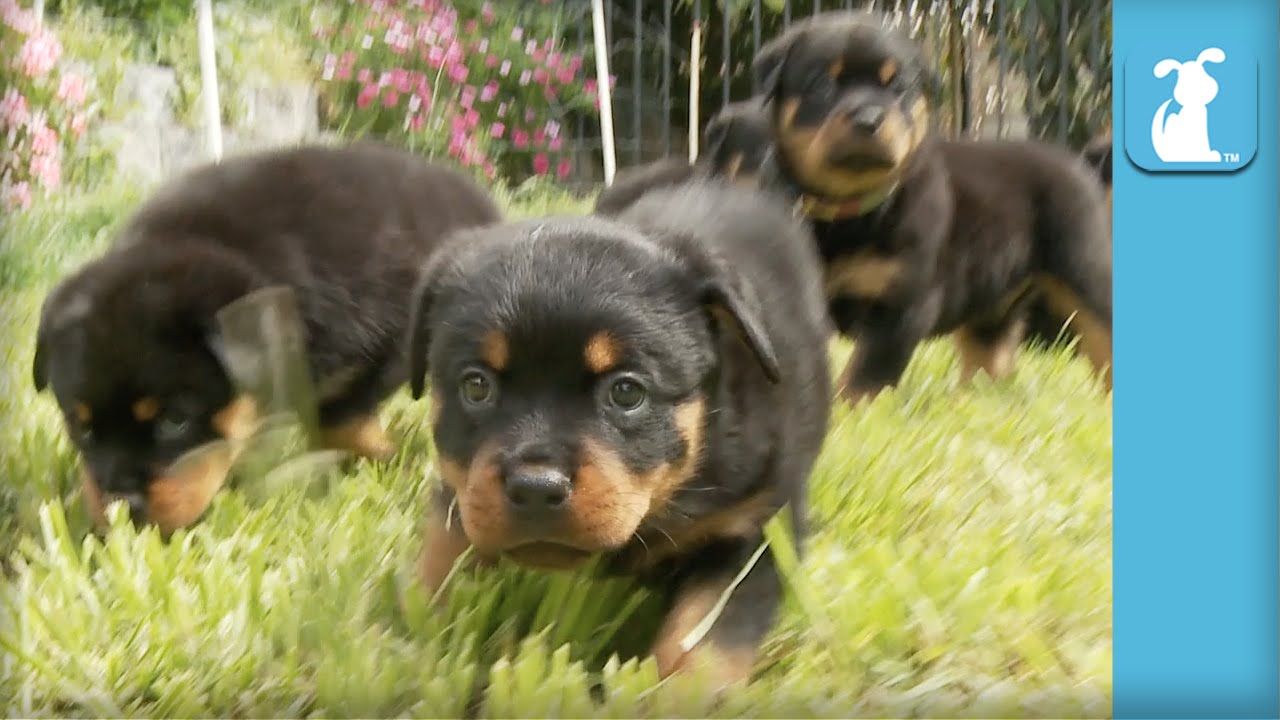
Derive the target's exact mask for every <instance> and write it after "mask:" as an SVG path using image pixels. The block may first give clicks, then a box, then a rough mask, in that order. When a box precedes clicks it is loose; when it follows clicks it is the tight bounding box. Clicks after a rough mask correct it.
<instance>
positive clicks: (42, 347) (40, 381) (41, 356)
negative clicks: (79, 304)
mask: <svg viewBox="0 0 1280 720" xmlns="http://www.w3.org/2000/svg"><path fill="white" fill-rule="evenodd" d="M52 302H54V298H53V297H52V296H50V297H49V298H48V299H47V300H45V303H44V307H43V308H41V310H40V324H39V326H38V328H37V329H36V351H35V355H34V356H33V357H32V359H31V382H32V384H33V385H35V388H36V392H37V393H42V392H44V389H45V388H46V387H48V386H49V368H48V366H47V365H46V364H45V363H46V361H47V358H46V355H47V354H48V350H47V346H48V344H49V335H50V330H49V320H48V315H49V312H50V308H49V304H50V303H52Z"/></svg>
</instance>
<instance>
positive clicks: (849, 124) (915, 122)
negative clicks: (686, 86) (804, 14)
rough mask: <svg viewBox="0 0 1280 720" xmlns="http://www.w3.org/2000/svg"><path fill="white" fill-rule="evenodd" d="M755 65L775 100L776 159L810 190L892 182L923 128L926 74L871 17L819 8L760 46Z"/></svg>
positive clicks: (859, 189)
mask: <svg viewBox="0 0 1280 720" xmlns="http://www.w3.org/2000/svg"><path fill="white" fill-rule="evenodd" d="M753 72H755V74H756V77H757V81H758V82H759V83H760V86H761V87H762V88H763V89H764V92H765V94H766V96H767V97H769V98H770V99H771V100H772V101H773V103H772V106H773V123H774V127H773V129H774V134H775V136H776V142H777V145H778V152H779V154H780V155H781V158H782V161H783V164H784V165H785V166H786V167H787V169H788V171H789V173H790V174H791V175H792V176H793V177H792V179H793V180H794V181H795V182H797V183H798V184H799V185H801V186H802V187H803V188H804V189H806V190H809V191H810V192H812V193H815V194H818V195H822V196H826V197H830V198H844V197H852V196H856V195H859V194H864V193H868V192H873V191H876V190H878V189H881V188H883V187H885V186H888V185H891V184H892V183H894V182H896V180H897V179H898V178H899V177H900V176H901V174H902V172H903V171H904V169H905V168H906V166H907V165H908V164H909V162H910V160H911V158H912V157H913V155H914V153H915V151H916V149H917V148H919V146H920V145H921V143H922V142H924V140H925V138H926V136H927V135H928V132H929V106H928V100H927V97H928V91H929V90H930V89H931V84H932V83H933V80H932V74H931V72H930V70H929V68H928V67H927V64H926V63H925V61H924V59H923V57H922V55H921V53H920V51H919V49H918V48H917V47H916V46H915V45H914V44H913V43H911V42H910V41H909V40H908V39H906V38H905V37H902V36H900V35H899V34H897V33H896V32H893V31H891V30H889V29H887V28H886V27H885V26H884V24H883V23H882V22H881V21H880V20H879V18H878V17H877V16H874V15H869V14H865V13H854V12H829V13H820V14H819V15H817V16H814V17H812V18H810V19H808V20H806V21H804V22H802V23H798V24H796V25H794V26H792V28H791V29H789V30H788V31H787V32H786V33H784V34H783V35H782V36H780V37H778V38H776V39H775V40H773V41H772V42H770V43H768V44H767V45H766V46H765V47H764V48H762V49H761V52H760V54H759V56H758V57H757V58H756V61H755V63H754V65H753Z"/></svg>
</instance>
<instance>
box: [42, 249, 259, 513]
mask: <svg viewBox="0 0 1280 720" xmlns="http://www.w3.org/2000/svg"><path fill="white" fill-rule="evenodd" d="M226 281H227V278H226V277H225V275H224V274H221V273H219V272H218V268H217V266H216V265H211V264H202V263H201V262H200V259H198V258H190V261H189V262H183V261H180V260H176V259H175V258H152V259H139V258H134V257H131V256H130V255H129V254H127V253H118V254H115V255H114V256H108V257H107V258H105V259H103V260H99V261H97V262H95V263H93V264H91V265H89V266H88V267H86V268H84V269H83V270H81V271H80V272H79V273H77V274H76V275H74V276H72V277H71V278H69V279H68V280H67V281H65V282H64V283H63V284H62V285H60V286H59V287H58V288H57V289H55V290H54V292H53V293H52V294H51V295H50V296H49V297H48V299H47V300H46V301H45V305H44V308H43V310H42V313H41V322H40V330H39V336H38V338H37V341H36V353H35V360H34V363H33V368H32V373H33V380H34V383H35V386H36V389H37V390H38V391H40V390H44V389H46V388H48V389H50V390H51V391H52V394H53V396H54V397H55V399H56V400H57V402H58V406H59V407H60V408H61V410H62V413H63V418H64V421H65V423H66V431H67V433H68V436H69V437H70V439H71V440H72V442H73V444H74V445H75V447H76V449H77V451H78V452H79V453H80V455H81V460H82V463H81V468H82V475H83V479H84V488H83V490H84V496H85V500H86V502H87V503H88V505H89V509H90V512H91V513H92V514H93V516H94V517H95V518H96V519H97V520H98V521H101V520H102V514H103V510H104V509H105V508H106V506H107V505H110V504H111V503H113V502H115V501H124V502H126V503H128V505H129V506H130V513H131V517H132V518H133V519H134V521H136V522H149V523H153V524H155V525H157V526H159V528H160V529H161V530H162V531H163V532H166V533H167V532H171V531H172V530H174V529H176V528H179V527H183V526H185V525H189V524H191V523H193V522H195V520H197V519H198V518H199V517H200V515H201V514H202V513H203V512H204V510H205V509H206V507H207V506H208V504H209V502H210V501H211V500H212V498H213V496H214V494H215V493H216V492H217V490H218V489H219V488H220V487H221V485H222V483H223V482H224V480H225V478H226V475H227V472H228V470H229V468H230V465H231V462H232V459H233V450H234V446H233V441H236V440H239V439H242V438H243V437H244V436H245V435H246V434H247V432H248V429H249V427H251V424H252V420H253V416H254V409H255V408H254V405H253V402H252V401H251V400H250V399H249V398H247V397H236V395H235V393H234V392H233V388H232V386H231V384H230V382H229V380H228V379H227V377H226V374H225V373H224V372H223V370H222V367H221V364H220V363H219V361H218V359H217V357H216V354H215V351H214V349H213V347H211V345H210V332H211V319H212V312H213V311H214V310H216V307H217V306H218V303H219V302H220V301H219V300H218V298H219V297H222V296H225V295H226V294H227V293H228V292H236V290H235V289H234V288H235V287H238V283H235V282H232V283H231V284H230V286H228V285H227V284H226Z"/></svg>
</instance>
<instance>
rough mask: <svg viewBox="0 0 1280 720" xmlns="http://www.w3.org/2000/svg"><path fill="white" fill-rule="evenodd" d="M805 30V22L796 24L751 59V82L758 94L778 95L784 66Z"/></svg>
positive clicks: (773, 96)
mask: <svg viewBox="0 0 1280 720" xmlns="http://www.w3.org/2000/svg"><path fill="white" fill-rule="evenodd" d="M804 32H805V28H804V26H803V24H796V25H793V26H791V28H790V29H789V30H787V31H786V32H784V33H782V34H781V35H779V36H778V37H775V38H774V39H772V40H770V41H769V42H767V43H765V44H764V45H761V46H760V50H759V51H758V52H757V53H756V56H755V59H753V60H752V61H751V84H752V86H753V87H754V89H755V92H756V93H757V94H759V95H762V96H764V98H766V99H768V100H773V99H774V98H776V97H777V95H778V90H779V88H780V86H781V84H782V82H781V81H782V68H783V66H784V65H786V64H787V57H788V56H789V55H790V54H791V48H793V47H795V45H796V42H797V41H798V40H799V39H800V36H801V35H803V34H804Z"/></svg>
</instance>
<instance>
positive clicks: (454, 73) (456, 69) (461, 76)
mask: <svg viewBox="0 0 1280 720" xmlns="http://www.w3.org/2000/svg"><path fill="white" fill-rule="evenodd" d="M469 73H470V71H469V70H468V69H467V66H466V65H453V66H452V67H450V68H449V79H450V80H452V81H454V82H456V83H464V82H466V81H467V75H468V74H469Z"/></svg>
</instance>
